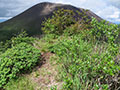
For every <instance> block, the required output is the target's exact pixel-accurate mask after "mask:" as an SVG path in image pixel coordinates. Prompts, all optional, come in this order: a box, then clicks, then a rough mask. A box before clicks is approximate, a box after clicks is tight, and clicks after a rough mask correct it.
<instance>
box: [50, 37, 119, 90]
mask: <svg viewBox="0 0 120 90" xmlns="http://www.w3.org/2000/svg"><path fill="white" fill-rule="evenodd" d="M50 50H51V51H52V52H54V53H55V54H56V55H58V56H59V62H60V63H61V65H62V70H61V71H60V72H63V73H62V76H63V78H62V79H63V80H64V81H65V85H64V89H66V90H88V89H89V90H95V89H96V90H98V89H102V90H108V89H111V90H116V89H118V88H119V85H120V84H119V81H120V79H119V78H118V77H119V71H120V63H119V64H118V63H117V64H116V63H115V58H116V57H117V55H118V54H119V51H118V48H114V47H113V46H112V45H111V46H110V45H109V44H107V43H106V45H105V44H102V45H97V44H96V45H92V44H91V43H88V42H85V41H84V40H82V39H81V35H78V36H72V37H71V38H69V39H68V38H66V39H65V40H60V42H59V43H57V44H56V45H54V46H53V47H51V48H50ZM115 79H116V81H115ZM115 83H116V84H115Z"/></svg>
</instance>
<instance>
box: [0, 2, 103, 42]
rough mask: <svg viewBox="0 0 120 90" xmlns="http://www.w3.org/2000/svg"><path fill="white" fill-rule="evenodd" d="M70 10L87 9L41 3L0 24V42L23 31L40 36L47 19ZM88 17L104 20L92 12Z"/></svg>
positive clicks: (88, 13)
mask: <svg viewBox="0 0 120 90" xmlns="http://www.w3.org/2000/svg"><path fill="white" fill-rule="evenodd" d="M58 8H59V9H61V8H63V9H69V10H73V11H76V10H77V11H79V12H82V11H83V10H85V9H82V8H77V7H74V6H72V5H68V4H57V3H49V2H43V3H39V4H37V5H35V6H33V7H31V8H29V9H28V10H26V11H24V12H23V13H21V14H19V15H17V16H15V17H13V18H12V19H10V20H8V21H5V22H3V23H0V40H4V39H9V38H10V37H11V36H13V35H14V34H16V33H18V32H20V31H21V30H26V31H27V33H28V34H29V35H30V36H33V35H40V34H42V31H41V23H42V21H44V20H45V18H49V17H51V16H52V15H53V12H54V11H55V10H57V9H58ZM87 15H88V16H89V17H90V18H91V17H95V18H96V19H97V20H102V19H101V18H100V17H99V16H97V15H96V14H94V13H93V12H92V11H90V10H88V12H87Z"/></svg>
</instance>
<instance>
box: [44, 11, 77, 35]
mask: <svg viewBox="0 0 120 90" xmlns="http://www.w3.org/2000/svg"><path fill="white" fill-rule="evenodd" d="M74 16H75V13H74V12H73V11H72V10H64V9H60V10H57V11H56V12H54V15H53V16H52V18H49V19H48V20H47V21H45V22H44V23H43V28H42V30H43V31H44V32H45V33H54V34H57V35H61V34H62V33H63V31H64V29H66V28H67V27H68V26H70V25H71V24H74V23H75V19H74V18H73V17H74Z"/></svg>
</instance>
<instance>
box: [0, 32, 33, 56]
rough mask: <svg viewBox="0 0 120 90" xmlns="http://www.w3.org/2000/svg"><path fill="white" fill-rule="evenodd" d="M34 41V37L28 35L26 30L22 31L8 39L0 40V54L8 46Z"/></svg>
mask: <svg viewBox="0 0 120 90" xmlns="http://www.w3.org/2000/svg"><path fill="white" fill-rule="evenodd" d="M34 41H35V38H33V37H28V36H27V33H26V32H22V33H20V34H19V35H18V36H14V37H12V38H11V39H10V40H6V41H5V42H0V54H1V53H4V52H5V51H6V50H7V49H8V48H12V46H15V45H17V44H20V43H21V42H25V43H28V44H32V43H33V42H34Z"/></svg>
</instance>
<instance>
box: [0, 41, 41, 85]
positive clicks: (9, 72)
mask: <svg viewBox="0 0 120 90" xmlns="http://www.w3.org/2000/svg"><path fill="white" fill-rule="evenodd" d="M39 57H40V51H39V50H38V49H36V48H34V47H33V46H32V45H30V44H27V43H25V42H21V43H20V44H17V45H16V46H13V47H12V48H10V49H8V50H6V51H5V53H3V54H2V55H1V56H0V87H2V86H3V85H5V84H6V83H7V82H8V81H9V80H10V79H12V78H16V77H17V76H18V75H19V74H21V73H23V72H25V71H27V70H31V69H32V68H33V67H34V66H35V65H36V63H37V62H38V60H39V59H40V58H39Z"/></svg>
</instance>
